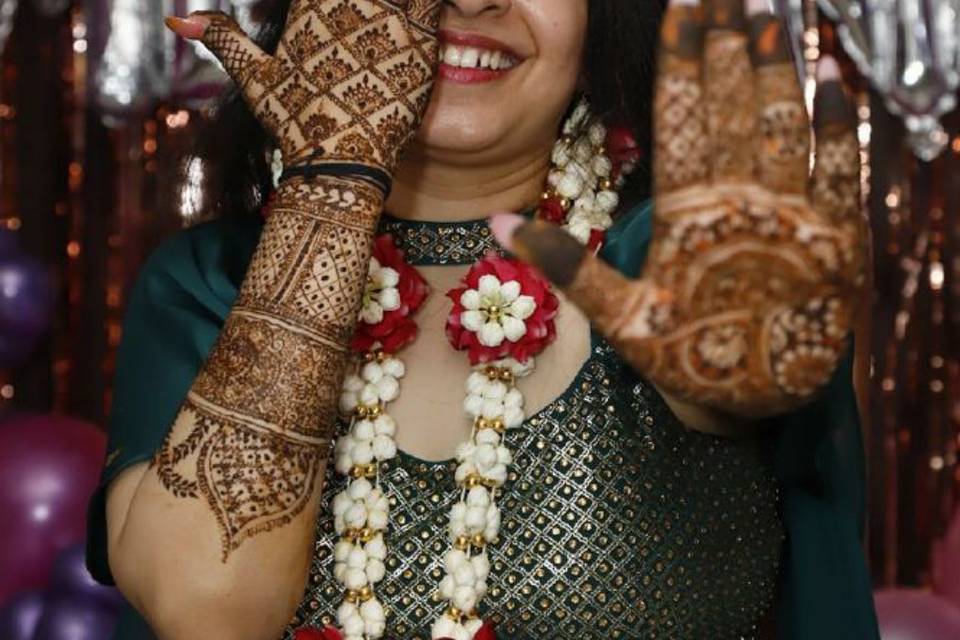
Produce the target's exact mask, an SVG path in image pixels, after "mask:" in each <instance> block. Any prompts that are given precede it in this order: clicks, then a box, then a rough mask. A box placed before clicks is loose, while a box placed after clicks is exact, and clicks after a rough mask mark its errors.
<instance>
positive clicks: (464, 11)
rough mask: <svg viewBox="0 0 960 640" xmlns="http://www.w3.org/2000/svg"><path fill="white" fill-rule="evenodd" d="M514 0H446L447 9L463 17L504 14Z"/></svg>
mask: <svg viewBox="0 0 960 640" xmlns="http://www.w3.org/2000/svg"><path fill="white" fill-rule="evenodd" d="M511 2H512V0H444V5H445V8H446V9H449V10H451V11H454V12H456V13H457V14H459V15H461V16H479V15H481V14H494V15H497V14H502V13H504V12H505V11H506V10H507V9H509V8H510V3H511Z"/></svg>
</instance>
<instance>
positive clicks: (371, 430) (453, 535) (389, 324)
mask: <svg viewBox="0 0 960 640" xmlns="http://www.w3.org/2000/svg"><path fill="white" fill-rule="evenodd" d="M615 136H616V139H611V138H614V137H615ZM624 136H625V134H624V132H623V131H622V130H615V131H614V132H611V134H609V135H608V133H607V131H606V129H605V128H604V126H603V125H602V124H600V123H599V122H597V121H595V120H594V119H592V118H591V117H590V116H589V109H588V107H587V105H586V102H585V101H584V102H581V103H580V104H579V105H578V106H577V108H576V109H575V110H574V112H573V114H572V115H571V117H570V118H569V119H568V121H567V122H566V123H565V125H564V131H563V136H562V137H561V138H560V139H559V140H558V141H557V143H556V145H555V146H554V151H553V157H552V161H553V168H552V170H551V171H550V173H549V175H548V178H547V190H546V191H545V192H544V194H543V198H542V199H541V202H540V204H539V206H538V210H537V214H538V215H539V216H540V217H541V218H544V219H546V220H549V221H552V222H554V223H557V224H560V225H562V226H563V227H564V228H565V229H567V230H568V231H569V232H570V233H571V234H572V235H573V236H574V237H576V238H577V239H578V240H580V241H581V242H582V243H584V244H586V245H587V246H589V247H591V248H593V249H595V250H599V247H600V246H601V244H602V241H603V237H604V232H605V231H606V229H607V228H609V226H610V225H611V224H612V218H611V214H612V213H613V211H614V210H615V209H616V207H617V204H618V198H617V193H616V191H614V187H615V186H618V183H619V182H620V181H622V177H623V176H624V175H625V174H626V173H627V172H629V170H630V169H631V168H632V163H633V162H635V160H636V155H635V145H633V144H632V138H629V136H628V135H627V136H626V137H624ZM623 140H627V141H628V143H627V144H624V143H623ZM611 143H612V144H613V145H615V148H616V149H617V150H618V154H617V155H616V156H615V159H614V160H611V158H610V157H608V156H607V154H606V150H605V148H604V147H605V144H607V145H609V144H611ZM387 226H388V227H389V224H388V225H387ZM416 246H417V245H416V243H409V250H410V251H412V252H415V251H416ZM446 246H447V248H448V249H449V251H450V252H451V254H457V253H463V252H466V253H467V255H471V254H472V255H477V254H478V253H479V254H483V253H485V252H486V255H485V256H484V257H483V258H481V259H480V260H478V261H477V262H475V263H474V264H473V265H472V267H471V268H470V270H469V271H468V273H467V275H466V276H465V277H464V278H463V279H462V281H461V283H460V285H461V286H459V287H456V288H454V289H451V290H450V291H448V292H447V293H446V296H447V297H448V298H450V300H451V301H452V303H453V304H452V308H451V311H450V313H449V315H448V317H447V321H446V334H447V338H448V340H449V342H450V344H451V346H452V347H453V348H454V349H456V350H458V351H466V352H467V354H468V357H469V360H470V364H471V366H472V372H471V373H470V375H469V376H468V377H467V380H466V394H465V397H464V400H463V410H464V413H465V414H466V416H467V418H468V419H469V420H470V421H471V424H472V429H471V433H470V437H469V438H468V439H467V440H466V441H464V442H462V443H461V444H460V445H459V446H458V447H457V450H456V461H457V467H456V472H455V480H456V483H457V486H458V487H459V493H460V495H459V500H458V501H457V502H455V503H454V505H453V506H452V508H451V509H450V513H449V521H448V534H449V540H450V548H449V549H448V551H447V552H446V554H445V555H444V559H443V566H444V570H445V575H444V576H443V578H442V579H441V580H440V582H439V584H438V591H439V594H440V596H441V597H442V598H443V600H445V602H446V605H445V607H444V612H443V613H442V614H441V615H440V616H438V617H437V619H436V620H435V621H434V623H433V626H432V629H431V636H432V637H433V638H435V639H436V638H451V639H452V640H471V639H472V638H473V639H476V640H492V639H493V638H494V634H493V631H492V626H491V625H490V623H489V622H488V623H487V624H484V622H483V621H482V620H481V619H480V617H479V616H478V615H477V613H476V609H477V605H478V604H479V602H480V600H481V599H482V598H483V596H484V594H485V593H486V591H487V581H488V578H489V574H490V559H489V556H488V554H487V547H488V546H489V545H492V544H496V542H497V539H498V536H499V531H500V522H501V512H500V509H499V507H498V505H497V497H498V491H499V489H500V488H501V487H502V486H503V484H504V483H505V482H506V480H507V469H508V467H509V465H510V464H511V463H512V461H513V458H512V454H511V452H510V449H509V448H508V447H507V446H506V443H505V433H506V431H507V430H509V429H511V428H515V427H518V426H520V424H521V423H522V422H523V420H524V412H523V404H524V398H523V394H522V393H521V391H520V389H519V388H518V387H517V381H518V380H519V379H521V378H524V377H526V376H528V375H530V374H531V373H532V372H533V370H534V357H535V356H536V355H538V354H539V353H541V352H542V351H543V350H544V349H545V348H546V347H547V346H548V345H549V344H550V343H552V342H553V341H554V340H555V338H556V326H555V323H554V318H555V317H556V315H557V308H558V306H559V301H558V299H557V296H556V295H555V294H554V293H553V292H552V290H551V287H550V284H549V283H548V282H547V281H546V280H545V279H544V278H543V277H542V276H541V275H540V274H538V273H537V272H536V271H534V270H533V268H532V267H530V266H529V265H526V264H525V263H522V262H520V261H518V260H516V259H514V258H507V257H501V256H499V255H497V254H496V253H495V246H493V243H492V239H491V242H490V246H473V247H464V246H462V245H460V244H459V243H457V242H456V241H454V242H451V243H447V245H446ZM487 251H488V252H487ZM427 295H428V286H427V283H426V281H425V280H424V278H423V277H422V276H421V275H420V273H419V272H418V271H417V270H416V269H415V268H414V267H413V266H411V265H410V264H409V263H408V262H407V260H406V259H405V256H404V252H402V251H401V250H400V249H399V248H398V247H397V244H396V242H395V239H394V237H393V235H392V234H391V233H389V232H388V233H384V234H381V235H379V236H378V237H377V238H376V239H375V240H374V244H373V255H372V257H371V260H370V267H369V275H368V279H367V285H366V288H365V291H364V294H363V304H362V308H361V311H360V317H359V321H358V324H357V330H356V333H355V335H354V338H353V340H352V343H351V347H352V350H353V351H354V353H355V355H356V358H355V361H354V363H353V365H352V366H351V367H350V368H349V370H348V373H347V375H346V377H345V379H344V383H343V388H342V392H341V396H340V410H341V412H342V414H343V415H344V416H345V418H348V419H349V427H348V428H347V430H346V432H345V433H344V434H343V435H342V436H341V437H339V438H338V439H337V443H336V446H335V449H334V461H335V462H334V466H335V469H336V471H337V472H338V473H340V474H343V475H345V476H347V477H348V478H349V482H348V485H347V487H346V489H344V490H343V491H342V492H340V493H339V494H337V495H336V496H335V497H334V499H333V501H332V510H333V516H334V528H335V530H336V533H337V535H338V536H339V540H338V541H337V542H336V544H335V545H334V552H333V556H334V569H333V571H334V575H335V577H336V579H337V581H338V582H339V583H340V584H341V585H342V586H343V589H344V598H343V601H342V603H341V604H340V606H339V608H338V609H337V612H336V617H337V621H338V623H339V625H340V628H339V630H337V629H333V628H330V627H328V628H326V629H323V630H319V629H308V628H302V629H299V630H298V631H297V635H296V638H297V640H310V639H317V640H321V639H323V640H340V639H341V638H342V639H343V640H373V639H376V638H380V637H382V636H383V634H384V631H385V628H386V611H385V609H384V607H383V604H382V603H381V602H380V601H379V599H378V598H377V595H376V591H375V587H376V584H377V583H378V582H379V581H380V580H382V579H383V578H384V576H385V573H386V564H385V562H386V558H387V552H388V550H387V544H386V538H385V534H386V530H387V528H388V523H389V499H388V497H387V495H386V493H385V491H384V489H383V488H382V487H381V485H380V479H379V478H380V474H379V464H380V463H381V462H386V461H388V460H390V459H392V458H394V457H395V456H396V455H397V445H396V441H395V439H394V437H395V435H396V431H397V423H396V421H395V420H394V419H393V418H392V417H391V416H390V414H389V411H388V408H389V404H390V403H391V402H393V401H394V400H396V399H397V397H399V394H400V379H401V378H402V377H403V375H404V372H405V365H404V363H403V361H402V360H401V359H400V358H399V356H398V354H399V352H400V351H402V349H403V348H404V347H405V346H407V345H409V344H410V343H411V342H412V341H413V340H415V339H416V335H417V325H416V322H415V321H414V319H413V317H414V315H415V313H416V311H417V310H418V309H419V308H420V306H421V305H422V304H423V302H424V300H425V299H426V297H427Z"/></svg>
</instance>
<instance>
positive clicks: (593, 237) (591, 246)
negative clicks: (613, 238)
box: [587, 229, 607, 253]
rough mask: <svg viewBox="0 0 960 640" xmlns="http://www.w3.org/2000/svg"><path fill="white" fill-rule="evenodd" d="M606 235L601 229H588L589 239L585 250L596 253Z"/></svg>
mask: <svg viewBox="0 0 960 640" xmlns="http://www.w3.org/2000/svg"><path fill="white" fill-rule="evenodd" d="M606 235H607V232H606V231H604V230H603V229H590V238H589V239H588V240H587V249H588V250H590V251H593V252H594V253H596V252H597V251H598V250H599V249H600V246H601V245H602V244H603V241H604V239H605V237H606Z"/></svg>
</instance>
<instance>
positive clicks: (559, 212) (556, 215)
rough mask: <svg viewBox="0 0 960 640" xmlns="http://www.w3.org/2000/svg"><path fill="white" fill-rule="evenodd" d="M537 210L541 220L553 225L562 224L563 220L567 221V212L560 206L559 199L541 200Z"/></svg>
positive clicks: (553, 197)
mask: <svg viewBox="0 0 960 640" xmlns="http://www.w3.org/2000/svg"><path fill="white" fill-rule="evenodd" d="M537 210H538V211H539V212H540V217H541V218H543V219H544V220H547V221H548V222H552V223H554V224H563V222H564V220H566V219H567V212H566V211H564V209H563V205H561V204H560V198H557V197H555V196H550V197H549V198H544V199H543V200H541V201H540V205H539V206H538V207H537Z"/></svg>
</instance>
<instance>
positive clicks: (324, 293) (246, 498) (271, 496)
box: [151, 0, 440, 561]
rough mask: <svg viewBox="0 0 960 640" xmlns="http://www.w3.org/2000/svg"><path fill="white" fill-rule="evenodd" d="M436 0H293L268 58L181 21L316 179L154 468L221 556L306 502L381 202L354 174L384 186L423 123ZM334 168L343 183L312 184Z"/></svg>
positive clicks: (264, 257)
mask: <svg viewBox="0 0 960 640" xmlns="http://www.w3.org/2000/svg"><path fill="white" fill-rule="evenodd" d="M439 6H440V0H405V1H401V0H294V2H293V4H292V6H291V8H290V11H289V14H288V16H287V23H286V26H285V27H284V33H283V35H282V36H281V39H280V44H279V46H278V48H277V51H276V53H275V54H274V55H268V54H267V53H265V52H263V51H262V50H260V49H259V48H258V47H257V46H256V45H255V44H254V43H253V42H252V41H251V40H250V39H249V38H247V37H246V35H245V34H243V32H242V31H241V30H240V28H239V27H238V26H237V24H236V22H234V21H233V19H232V18H229V17H228V16H226V15H224V14H223V13H219V12H198V13H195V14H192V16H191V17H192V18H194V19H195V20H199V22H200V23H201V24H202V27H201V28H202V36H200V37H202V40H203V43H204V44H205V45H206V46H207V47H208V48H209V49H210V50H211V51H213V53H214V54H215V55H216V56H217V57H218V58H219V59H220V61H221V62H222V63H223V65H224V68H225V69H226V70H227V72H228V73H229V74H230V75H231V77H232V78H233V79H234V81H235V82H236V84H237V86H238V87H239V88H240V90H241V91H242V92H243V96H244V98H245V100H246V101H247V103H248V105H249V106H250V108H251V110H252V111H253V112H254V114H255V115H256V116H257V118H258V120H259V121H260V123H261V124H262V125H263V126H264V127H265V128H266V130H267V131H268V132H269V133H270V134H271V135H272V136H273V137H274V138H275V140H276V142H277V144H278V145H279V146H280V148H281V151H282V152H283V156H284V162H285V164H286V165H287V166H291V165H299V166H300V167H301V168H302V167H309V168H311V169H317V170H316V171H310V172H309V173H310V174H311V175H313V174H319V175H317V177H315V178H313V179H310V180H305V179H303V178H302V177H301V176H294V177H289V178H287V179H284V180H283V181H282V182H281V185H280V187H279V188H278V190H277V192H276V194H275V197H274V199H273V205H272V207H271V215H270V218H269V219H268V221H267V223H266V225H265V227H264V230H263V233H262V235H261V237H260V242H259V244H258V246H257V249H256V251H255V252H254V255H253V258H252V260H251V263H250V266H249V268H248V272H247V274H246V277H245V279H244V282H243V285H242V287H241V290H240V293H239V295H238V297H237V300H236V302H235V303H234V307H233V309H232V311H231V313H230V315H229V317H228V318H227V320H226V323H225V325H224V328H223V330H222V332H221V334H220V336H219V337H218V339H217V342H216V344H215V345H214V347H213V351H212V352H211V354H210V356H209V357H208V359H207V361H206V363H205V364H204V366H203V367H202V368H201V370H200V373H199V374H198V376H197V378H196V380H195V381H194V384H193V387H192V388H191V390H190V393H189V395H188V397H187V400H186V402H185V403H184V405H183V407H182V409H181V411H180V414H179V416H178V418H177V420H176V421H175V424H174V426H173V428H172V429H171V431H170V433H169V434H168V436H167V439H166V441H165V442H164V444H163V446H162V447H161V449H160V450H159V451H158V452H157V454H156V455H155V457H154V459H153V461H152V465H151V466H152V467H153V468H154V469H155V470H156V473H157V476H158V478H159V479H160V482H161V483H162V485H163V486H164V487H165V488H166V489H167V490H169V491H170V492H171V493H173V495H175V496H177V497H180V498H193V499H202V500H203V501H204V502H206V504H207V505H208V506H209V508H210V510H211V511H212V512H213V514H214V516H215V518H216V521H217V524H218V526H219V528H220V531H221V536H222V548H223V560H224V561H226V559H227V557H228V556H229V554H230V553H231V552H232V551H234V550H235V549H237V547H238V546H239V545H240V544H241V543H242V542H243V541H244V540H246V539H248V538H250V537H251V536H254V535H256V534H258V533H261V532H267V531H271V530H273V529H276V528H277V527H281V526H283V525H285V524H287V523H289V522H290V521H291V520H293V519H294V518H295V517H296V516H297V515H298V514H300V513H301V512H302V511H303V510H304V508H305V507H306V505H307V504H308V502H309V500H310V498H311V496H312V495H313V493H314V489H315V486H316V483H317V482H318V480H319V476H320V473H319V470H320V469H321V468H322V467H323V462H324V461H325V459H326V457H327V455H328V453H329V448H330V441H331V436H332V430H333V428H334V425H335V420H336V413H335V411H336V406H337V397H338V393H339V388H340V383H341V380H342V378H343V371H344V368H345V366H346V361H347V357H348V345H349V341H350V338H351V336H352V334H353V330H354V325H355V323H356V319H357V313H358V311H359V306H360V304H361V296H362V293H363V289H364V286H365V284H366V279H367V272H368V265H369V260H370V252H371V242H372V237H373V233H374V231H375V229H376V226H377V221H378V219H379V215H380V211H381V208H382V205H383V198H384V196H385V194H384V189H385V185H382V186H383V188H378V187H377V186H374V185H373V184H371V182H369V181H367V179H366V177H368V175H369V174H371V173H373V174H376V175H380V174H382V175H383V176H385V178H386V179H389V177H390V174H391V172H392V170H393V167H394V164H395V162H396V157H397V154H399V153H400V151H401V149H402V147H403V145H404V144H405V143H406V142H407V141H408V140H409V139H410V138H411V137H412V136H413V134H414V132H415V131H416V127H417V125H418V124H419V121H420V118H421V117H422V115H423V111H424V109H425V106H426V103H427V99H428V97H429V95H430V90H431V87H432V83H433V74H434V70H435V69H434V68H435V66H436V62H437V42H436V28H437V22H438V21H439ZM171 24H172V25H173V26H174V27H176V26H177V24H178V23H177V22H176V21H173V22H172V23H171ZM191 24H194V28H195V23H191ZM190 33H195V32H194V31H190ZM191 37H196V36H191ZM333 162H335V163H337V167H336V170H337V175H341V176H342V177H334V176H333V175H323V174H324V167H323V165H327V169H330V168H331V167H330V164H329V163H333ZM345 167H346V168H347V169H348V170H349V168H350V167H357V170H356V171H355V172H352V173H348V174H347V175H345V176H343V175H342V174H343V170H344V168H345ZM305 530H306V529H305Z"/></svg>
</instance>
